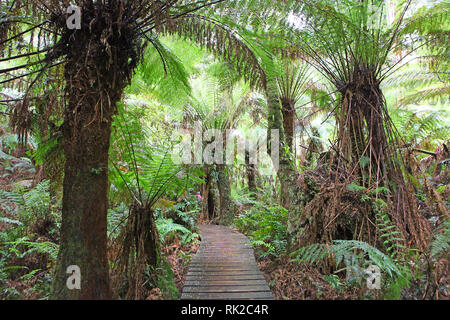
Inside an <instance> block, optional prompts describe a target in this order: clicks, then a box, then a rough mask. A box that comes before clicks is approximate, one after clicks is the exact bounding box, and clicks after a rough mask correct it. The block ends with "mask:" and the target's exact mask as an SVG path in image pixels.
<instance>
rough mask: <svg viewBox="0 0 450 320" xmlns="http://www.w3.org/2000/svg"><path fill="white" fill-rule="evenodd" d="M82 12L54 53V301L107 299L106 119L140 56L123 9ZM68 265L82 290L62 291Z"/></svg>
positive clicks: (92, 5) (87, 7) (88, 7)
mask: <svg viewBox="0 0 450 320" xmlns="http://www.w3.org/2000/svg"><path fill="white" fill-rule="evenodd" d="M82 12H83V20H82V21H83V25H82V28H81V29H80V30H75V31H74V30H69V29H68V28H61V30H62V35H61V37H60V38H59V42H58V43H57V44H56V45H55V50H54V52H52V54H55V55H58V54H59V55H64V56H65V57H64V58H65V60H66V64H65V70H64V78H65V83H66V88H65V96H66V110H65V118H64V124H63V126H62V131H63V138H64V153H65V158H66V163H65V168H64V182H63V204H62V224H61V237H60V250H59V255H58V261H57V265H56V270H55V276H54V282H53V292H52V298H53V299H110V298H111V290H110V286H109V274H108V259H107V234H106V231H107V207H108V198H107V191H108V149H109V145H110V134H111V122H112V117H113V115H114V113H115V112H116V104H117V102H118V101H119V100H120V98H121V96H122V93H123V90H124V88H125V86H126V85H127V84H128V83H129V81H130V78H131V75H132V72H133V70H134V68H135V67H136V65H137V63H138V61H139V59H140V57H141V53H142V50H141V49H142V47H141V41H140V39H139V38H138V37H136V32H135V30H134V29H133V24H132V23H129V24H118V23H117V22H116V21H122V19H123V20H126V18H127V17H124V16H123V15H124V14H126V11H124V10H123V8H122V7H121V6H120V5H118V4H114V3H99V2H85V3H84V7H83V8H82ZM119 28H120V29H119ZM70 265H76V266H78V267H79V268H80V272H81V288H80V289H72V290H70V289H69V288H68V287H67V286H66V280H67V278H68V277H69V275H68V274H66V270H67V267H68V266H70Z"/></svg>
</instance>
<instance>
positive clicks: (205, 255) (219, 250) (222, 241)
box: [181, 225, 273, 300]
mask: <svg viewBox="0 0 450 320" xmlns="http://www.w3.org/2000/svg"><path fill="white" fill-rule="evenodd" d="M200 234H201V237H202V242H201V244H200V247H199V249H198V251H197V253H196V254H195V255H194V257H193V258H192V260H191V263H190V265H189V270H188V273H187V276H186V281H185V282H184V287H183V292H182V295H181V299H183V300H185V299H200V300H206V299H219V300H225V299H238V300H241V299H266V300H269V299H270V300H271V299H273V296H272V293H271V292H270V289H269V287H268V285H267V283H266V280H265V279H264V276H263V275H262V273H261V271H260V270H259V269H258V265H257V264H256V261H255V256H254V254H253V249H252V247H251V245H250V241H249V240H248V238H247V237H246V236H244V235H243V234H241V233H239V232H236V231H234V230H232V229H230V228H228V227H224V226H217V225H202V226H200Z"/></svg>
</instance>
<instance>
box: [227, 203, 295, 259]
mask: <svg viewBox="0 0 450 320" xmlns="http://www.w3.org/2000/svg"><path fill="white" fill-rule="evenodd" d="M287 219H288V212H287V210H286V209H285V208H283V207H281V206H273V207H271V206H264V205H263V204H261V203H258V204H257V205H255V206H254V207H252V208H251V209H250V210H249V211H248V212H246V213H245V214H241V215H240V216H239V217H238V218H237V219H235V220H234V224H235V226H236V227H237V228H238V229H239V230H240V231H241V232H243V233H245V234H247V235H248V236H249V238H250V242H251V243H252V245H253V246H254V247H256V249H257V251H256V254H257V255H259V256H261V257H265V256H274V257H279V256H280V255H282V254H284V253H286V244H287V238H288V232H287ZM263 248H265V249H263Z"/></svg>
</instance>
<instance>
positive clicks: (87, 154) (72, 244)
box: [53, 101, 111, 299]
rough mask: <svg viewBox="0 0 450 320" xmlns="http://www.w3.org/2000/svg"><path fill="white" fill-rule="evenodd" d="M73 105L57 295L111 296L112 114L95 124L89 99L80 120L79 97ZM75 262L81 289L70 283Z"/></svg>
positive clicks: (66, 141) (68, 127) (68, 129)
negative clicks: (70, 268)
mask: <svg viewBox="0 0 450 320" xmlns="http://www.w3.org/2000/svg"><path fill="white" fill-rule="evenodd" d="M86 102H87V101H86ZM92 102H93V103H94V101H92ZM69 106H70V107H69V108H68V109H69V110H68V112H67V114H66V122H65V125H64V131H63V134H64V144H65V145H64V151H65V156H66V164H65V170H64V183H63V208H62V224H61V239H60V252H59V256H58V264H57V269H56V277H55V280H54V293H53V297H54V298H57V299H109V298H111V291H110V288H109V275H108V260H107V257H106V241H107V238H106V227H107V223H106V222H107V220H106V217H107V206H108V199H107V189H108V149H109V139H110V133H111V116H109V119H108V120H107V121H94V122H93V123H91V124H89V122H91V117H92V116H94V114H93V112H92V110H93V108H92V107H91V106H92V105H91V104H89V103H84V104H83V105H82V108H83V109H84V112H83V113H80V114H78V116H79V118H78V119H77V123H76V124H75V123H74V119H73V117H74V116H72V115H73V113H72V112H71V109H75V106H77V101H72V102H69ZM71 107H73V108H71ZM89 110H91V112H89ZM105 120H106V119H105ZM70 265H77V266H79V267H80V271H81V289H80V290H68V288H67V287H66V279H67V277H68V275H67V274H66V268H67V267H68V266H70Z"/></svg>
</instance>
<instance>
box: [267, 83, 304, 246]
mask: <svg viewBox="0 0 450 320" xmlns="http://www.w3.org/2000/svg"><path fill="white" fill-rule="evenodd" d="M266 96H267V108H268V110H267V111H268V113H267V114H268V119H267V120H268V121H267V130H268V137H269V139H270V132H271V130H273V129H277V130H278V131H279V137H280V146H279V147H280V163H279V170H278V173H277V174H278V179H279V180H280V186H281V192H280V193H281V194H280V202H281V205H282V206H283V207H285V208H286V209H287V210H288V214H289V221H288V231H289V233H290V236H289V239H288V250H289V249H290V247H291V239H292V237H293V236H294V233H295V232H296V227H295V226H296V225H297V221H298V220H299V218H300V215H301V213H302V210H301V207H300V206H299V204H298V203H299V201H298V200H299V199H300V198H301V190H299V188H298V187H297V183H296V182H297V176H298V173H297V169H296V166H295V162H294V159H293V156H292V153H291V152H290V150H289V148H286V146H287V142H286V135H285V132H284V120H283V113H282V104H281V101H280V98H279V96H278V93H277V90H276V83H275V82H274V81H272V82H271V81H268V85H267V92H266ZM270 148H271V146H270V145H269V147H268V150H269V152H270V150H271V149H270Z"/></svg>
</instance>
